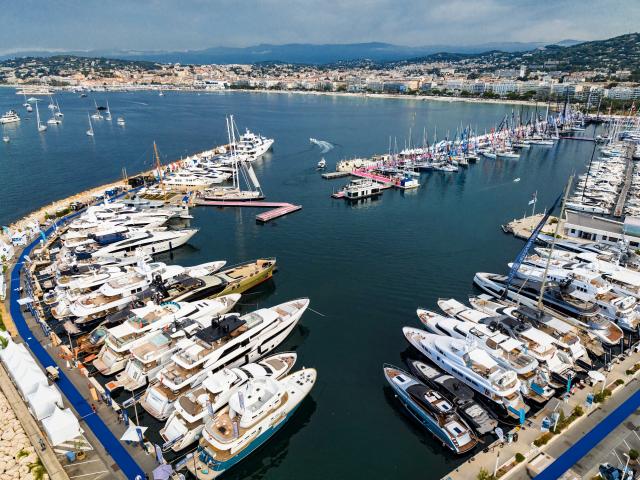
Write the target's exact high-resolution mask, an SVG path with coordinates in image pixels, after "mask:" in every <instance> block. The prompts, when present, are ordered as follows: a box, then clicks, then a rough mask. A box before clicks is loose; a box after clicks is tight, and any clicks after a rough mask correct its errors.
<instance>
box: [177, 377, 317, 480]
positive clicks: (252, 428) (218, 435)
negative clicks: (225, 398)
mask: <svg viewBox="0 0 640 480" xmlns="http://www.w3.org/2000/svg"><path fill="white" fill-rule="evenodd" d="M316 378H317V373H316V370H315V369H313V368H306V369H303V370H299V371H297V372H295V373H292V374H289V375H287V376H286V377H284V378H283V379H281V380H276V379H275V378H273V377H261V378H256V379H252V380H250V381H249V382H247V383H246V384H245V385H243V386H242V387H241V388H240V389H239V390H238V391H237V392H236V393H235V394H233V395H232V396H231V398H230V399H229V403H228V405H227V406H226V407H224V408H223V409H222V410H220V411H219V412H218V413H217V414H216V415H215V416H214V417H213V418H212V419H211V420H210V421H209V422H208V423H207V424H206V426H205V428H204V430H203V432H202V438H201V439H200V444H199V446H198V450H197V451H196V455H195V456H194V459H193V462H191V461H188V462H187V463H186V465H187V469H188V470H189V471H190V472H191V473H192V474H194V475H195V476H196V478H199V479H201V480H209V479H212V478H216V477H218V476H220V475H221V474H222V473H224V472H225V471H227V470H229V469H230V468H232V467H233V466H234V465H236V464H237V463H238V462H240V461H241V460H242V459H243V458H246V457H247V456H248V455H250V454H251V453H253V451H254V450H256V449H257V448H258V447H259V446H261V445H263V444H264V443H265V442H267V441H268V440H269V439H270V438H271V437H272V436H273V435H274V434H275V433H276V432H277V431H278V430H279V429H280V428H282V426H283V425H285V424H286V423H287V420H289V419H290V418H291V416H292V415H293V413H294V412H295V411H296V409H297V408H298V407H299V406H300V404H301V403H302V401H303V400H304V398H305V397H306V396H307V395H308V394H309V392H310V391H311V389H312V388H313V386H314V384H315V382H316Z"/></svg>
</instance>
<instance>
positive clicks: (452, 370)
mask: <svg viewBox="0 0 640 480" xmlns="http://www.w3.org/2000/svg"><path fill="white" fill-rule="evenodd" d="M403 332H404V335H405V337H406V339H407V340H408V341H409V343H411V345H413V346H414V347H415V348H416V349H417V350H418V351H419V352H420V353H422V354H423V355H425V356H426V357H427V358H429V360H431V361H432V362H433V363H435V364H436V365H437V366H439V367H440V368H442V369H443V370H444V371H445V372H447V373H449V374H451V375H453V376H454V377H456V378H457V379H458V380H460V381H462V382H464V383H466V384H467V385H468V386H470V387H471V388H473V389H474V390H475V391H476V392H478V393H480V394H481V395H484V396H485V397H487V398H488V399H490V400H492V401H493V402H495V403H497V404H498V405H500V406H501V407H503V408H504V409H505V410H506V412H507V414H508V415H510V416H512V417H515V418H521V417H522V416H523V415H524V414H525V413H526V412H527V411H528V409H529V407H527V406H526V405H525V403H524V402H523V401H522V397H521V395H520V388H521V386H522V385H521V382H520V379H518V375H517V374H516V372H514V371H513V370H507V369H505V368H503V367H501V366H500V365H498V363H497V362H496V361H495V360H494V359H493V358H492V357H491V355H489V354H488V353H487V352H486V351H485V350H483V349H481V348H479V347H477V346H473V345H470V344H469V343H467V342H466V341H464V340H459V339H455V338H449V337H444V336H441V335H435V334H432V333H427V332H425V331H423V330H419V329H417V328H411V327H404V328H403Z"/></svg>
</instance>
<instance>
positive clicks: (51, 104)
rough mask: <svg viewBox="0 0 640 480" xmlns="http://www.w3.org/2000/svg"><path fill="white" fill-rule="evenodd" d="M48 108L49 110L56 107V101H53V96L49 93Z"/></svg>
mask: <svg viewBox="0 0 640 480" xmlns="http://www.w3.org/2000/svg"><path fill="white" fill-rule="evenodd" d="M48 108H49V110H55V109H56V103H55V102H54V101H53V97H52V96H51V95H49V105H48Z"/></svg>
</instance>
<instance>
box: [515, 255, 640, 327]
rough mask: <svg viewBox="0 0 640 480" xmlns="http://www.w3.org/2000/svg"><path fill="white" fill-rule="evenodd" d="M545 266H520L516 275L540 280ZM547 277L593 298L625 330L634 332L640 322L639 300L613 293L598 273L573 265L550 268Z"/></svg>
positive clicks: (576, 294) (577, 294)
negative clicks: (565, 267)
mask: <svg viewBox="0 0 640 480" xmlns="http://www.w3.org/2000/svg"><path fill="white" fill-rule="evenodd" d="M544 272H545V269H544V268H543V267H537V266H533V265H521V266H520V268H519V269H518V271H517V272H516V275H517V276H518V277H520V278H522V279H526V280H530V279H532V280H538V281H541V279H542V277H543V275H544ZM546 278H547V279H548V280H550V281H552V282H557V283H560V284H566V285H569V284H571V285H572V286H573V287H574V289H573V290H572V291H571V293H570V295H572V296H574V297H577V298H578V299H580V300H585V301H592V302H594V303H595V304H596V305H598V306H599V307H600V312H601V313H602V314H603V315H605V316H606V317H607V318H609V319H610V320H613V321H614V322H616V323H617V324H618V325H619V326H620V327H622V328H624V329H625V330H629V331H632V332H636V331H637V330H638V325H639V324H640V314H639V313H638V310H637V308H638V301H637V299H636V298H635V297H633V296H630V295H627V296H620V295H618V294H616V293H614V292H613V291H612V290H613V288H612V285H610V284H609V282H607V281H606V280H605V279H604V278H603V277H602V275H601V274H600V272H597V271H594V270H588V269H584V268H581V267H579V266H576V267H574V268H571V269H564V268H550V269H548V270H547V277H546Z"/></svg>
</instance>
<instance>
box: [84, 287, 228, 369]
mask: <svg viewBox="0 0 640 480" xmlns="http://www.w3.org/2000/svg"><path fill="white" fill-rule="evenodd" d="M239 299H240V295H238V294H233V295H229V296H228V297H221V298H217V299H215V300H200V301H198V302H193V303H191V302H166V303H163V304H161V305H155V304H153V303H150V304H148V305H147V306H145V307H142V308H134V309H132V310H131V313H130V315H129V318H128V319H127V320H126V321H125V322H124V323H122V324H120V325H117V326H115V327H113V328H110V329H109V331H108V334H107V337H106V338H105V342H104V346H103V347H102V350H100V354H99V355H98V358H96V359H95V360H94V361H93V366H94V367H96V368H97V369H98V371H99V372H100V373H101V374H102V375H105V376H108V375H113V374H114V373H117V372H119V371H120V370H122V369H123V368H124V367H125V365H126V363H127V360H129V357H130V355H131V349H133V348H135V347H137V346H139V345H142V344H144V343H145V342H146V341H147V340H148V339H150V338H151V337H153V334H154V333H155V332H157V331H158V330H160V329H163V328H167V329H170V328H171V327H174V328H175V330H176V332H174V333H172V334H171V335H172V336H173V337H178V336H182V335H187V334H193V333H195V332H196V331H197V330H199V329H201V328H203V327H207V326H210V325H211V322H212V318H216V317H218V316H220V315H224V314H225V313H227V312H229V311H230V310H231V309H232V308H233V307H234V306H235V304H236V302H237V301H238V300H239Z"/></svg>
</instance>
